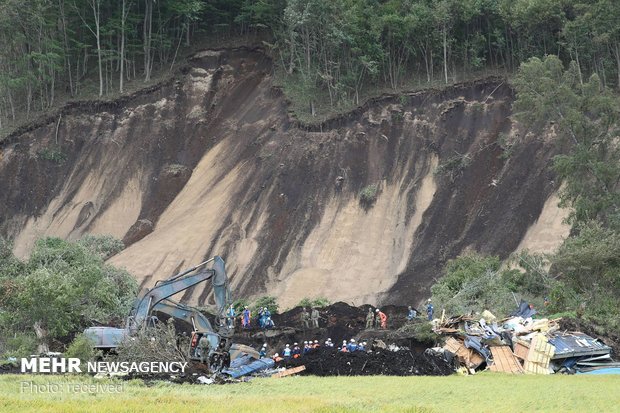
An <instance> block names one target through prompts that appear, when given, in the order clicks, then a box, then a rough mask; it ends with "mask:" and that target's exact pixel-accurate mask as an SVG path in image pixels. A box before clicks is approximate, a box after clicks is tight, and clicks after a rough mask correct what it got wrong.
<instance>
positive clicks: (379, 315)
mask: <svg viewBox="0 0 620 413" xmlns="http://www.w3.org/2000/svg"><path fill="white" fill-rule="evenodd" d="M434 311H435V308H434V307H433V303H432V302H431V299H430V298H429V299H428V301H427V302H426V316H427V318H428V321H432V320H433V313H434ZM417 317H418V310H416V309H415V308H413V307H412V306H408V307H407V321H413V320H414V319H416V318H417ZM387 321H388V317H387V315H386V314H385V313H384V312H383V311H381V310H380V309H379V308H376V309H375V310H374V311H373V310H372V307H370V308H369V309H368V314H366V329H370V328H373V327H374V328H377V329H378V328H381V329H386V328H387Z"/></svg>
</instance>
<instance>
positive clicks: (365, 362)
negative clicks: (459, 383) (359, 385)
mask: <svg viewBox="0 0 620 413" xmlns="http://www.w3.org/2000/svg"><path fill="white" fill-rule="evenodd" d="M281 365H283V366H285V367H287V368H290V367H298V366H301V365H304V366H305V371H304V373H305V374H312V375H315V376H373V375H391V376H423V375H424V376H447V375H450V374H453V373H454V366H453V365H452V364H451V363H449V362H448V361H446V360H445V359H444V358H443V357H438V356H436V355H433V354H415V353H412V352H411V351H409V350H403V349H400V350H398V351H390V350H387V349H386V350H376V351H369V352H365V351H356V352H352V353H348V352H340V351H337V350H334V349H333V348H318V349H315V350H313V351H312V352H310V353H308V354H306V355H304V356H303V357H302V358H299V359H289V360H284V361H282V362H281Z"/></svg>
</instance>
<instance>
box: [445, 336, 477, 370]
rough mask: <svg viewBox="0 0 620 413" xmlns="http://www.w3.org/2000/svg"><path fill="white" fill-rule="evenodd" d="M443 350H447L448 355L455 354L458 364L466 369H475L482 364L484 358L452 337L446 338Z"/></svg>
mask: <svg viewBox="0 0 620 413" xmlns="http://www.w3.org/2000/svg"><path fill="white" fill-rule="evenodd" d="M443 348H444V350H448V351H449V352H450V353H454V354H456V357H457V358H458V359H459V362H461V363H462V364H464V365H465V366H466V367H467V368H470V369H475V368H477V367H478V366H480V365H481V364H482V363H483V362H484V358H483V357H482V356H481V355H480V354H478V353H476V352H475V351H473V350H472V349H470V348H467V347H465V345H463V343H462V342H460V341H458V340H456V339H455V338H453V337H448V338H447V339H446V344H445V345H444V346H443Z"/></svg>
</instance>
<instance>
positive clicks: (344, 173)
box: [0, 49, 567, 307]
mask: <svg viewBox="0 0 620 413" xmlns="http://www.w3.org/2000/svg"><path fill="white" fill-rule="evenodd" d="M271 69H272V66H271V62H270V61H269V59H268V58H267V57H265V55H264V54H263V53H261V52H260V51H258V50H248V49H236V50H226V51H206V52H203V53H200V54H198V55H196V56H195V58H194V59H193V60H192V61H191V62H190V64H189V65H188V67H187V68H185V69H184V70H183V71H182V73H180V74H179V76H178V77H177V80H174V81H170V82H167V83H165V84H162V85H160V86H158V87H155V88H152V89H151V90H148V91H144V92H142V93H139V94H137V95H134V96H131V97H126V98H124V99H123V100H121V101H118V102H114V103H105V104H94V103H88V102H82V103H79V104H74V105H72V106H70V107H66V108H65V109H63V114H62V117H60V118H59V119H49V120H48V121H46V122H42V124H41V125H39V126H37V127H34V128H31V130H26V131H23V132H22V133H20V134H19V135H15V136H13V137H11V139H9V140H8V141H7V142H6V143H5V144H3V146H2V148H1V149H0V150H1V154H0V182H1V183H2V191H0V205H2V207H1V209H0V233H1V234H2V235H4V236H8V237H10V238H12V239H13V240H14V242H15V251H16V253H18V254H19V255H20V256H27V254H28V252H29V251H30V249H31V248H32V245H33V242H34V241H35V240H36V239H37V238H38V237H41V236H43V235H56V236H60V237H64V238H69V239H76V238H79V237H81V236H82V235H83V234H86V233H98V234H112V235H115V236H116V237H119V238H122V239H124V241H125V242H126V244H127V245H128V247H127V248H126V249H125V250H124V251H122V252H121V253H120V254H118V255H117V256H115V257H113V258H112V259H111V260H110V262H111V263H112V264H114V265H118V266H122V267H125V268H127V269H128V270H129V271H130V272H132V273H133V274H134V275H135V276H136V277H137V278H138V279H139V281H140V282H141V283H142V285H143V286H145V287H148V286H151V285H152V284H153V283H154V282H155V281H156V280H157V279H161V278H165V277H168V276H170V275H171V274H172V273H174V272H175V271H177V270H179V269H182V268H185V267H189V266H191V265H192V264H195V263H198V262H200V261H202V260H203V258H205V257H209V256H211V255H214V254H219V255H222V256H223V257H224V258H225V260H226V261H227V266H228V271H229V275H230V276H231V278H232V286H233V288H234V290H235V295H236V296H238V297H239V296H256V295H265V294H269V295H276V296H278V297H279V298H280V303H281V304H282V305H283V306H285V307H286V306H290V305H292V304H295V303H297V302H298V301H299V300H300V299H301V298H303V297H315V296H326V297H328V298H330V299H331V300H333V301H336V300H345V301H348V302H352V303H354V304H356V305H359V304H362V303H364V302H371V303H376V302H379V303H400V304H404V303H407V302H411V301H414V302H415V301H418V300H421V299H422V298H423V297H425V296H426V295H427V291H428V287H429V286H430V285H431V284H432V282H433V278H435V277H437V276H439V275H440V269H441V267H442V266H443V264H444V263H445V261H446V260H448V259H450V258H453V257H455V256H456V255H458V254H459V253H462V252H463V251H467V250H477V251H481V252H483V253H491V254H499V255H500V256H502V257H505V256H507V255H508V254H509V253H511V252H512V251H514V250H515V249H517V248H524V247H529V248H533V249H544V250H549V249H553V248H554V247H555V246H556V245H558V244H559V242H560V240H561V238H562V237H563V236H565V235H566V233H567V228H566V227H565V226H564V225H562V224H561V218H562V217H563V212H562V211H559V210H558V209H557V198H554V197H552V195H553V194H554V193H555V191H556V190H557V186H558V183H557V182H554V176H553V174H552V173H551V171H550V169H549V165H550V158H551V157H552V156H553V154H554V153H555V151H556V149H555V148H556V145H555V143H554V142H553V140H552V139H550V138H549V137H545V136H538V135H537V134H536V133H528V131H527V130H526V129H524V128H522V127H518V126H517V125H515V124H514V123H513V122H511V120H510V118H509V115H510V105H511V102H512V99H513V96H512V92H511V90H510V88H509V87H507V86H506V85H505V84H504V83H503V81H502V80H501V79H487V80H485V81H479V82H475V83H470V84H463V85H459V86H455V87H452V88H450V89H448V90H445V91H426V92H420V93H413V94H410V95H407V96H405V97H389V96H388V97H382V98H379V99H376V100H374V101H371V102H368V103H367V104H366V105H364V106H363V107H361V108H359V109H358V110H356V111H354V112H351V113H349V114H347V115H346V116H343V117H339V118H337V119H332V120H330V121H328V122H325V123H323V124H322V125H319V126H313V127H304V126H300V125H297V124H296V122H294V121H292V120H291V118H290V117H289V115H288V113H287V105H286V102H285V99H284V98H283V96H281V94H280V93H278V92H277V91H276V90H274V89H273V88H272V83H271V76H270V73H271ZM498 139H499V140H500V141H502V142H506V141H513V140H518V141H520V143H518V144H516V145H514V146H513V147H512V149H511V150H510V154H509V156H508V155H507V154H506V152H505V151H504V150H503V149H502V146H503V147H504V148H505V147H506V145H505V144H503V145H499V144H498V143H497V142H498ZM57 148H60V152H61V153H62V154H63V155H62V156H63V157H65V158H66V159H64V161H61V162H58V161H55V160H53V159H51V158H53V156H50V154H54V153H55V152H54V151H56V152H58V149H57ZM464 154H467V156H465V157H461V156H460V155H464ZM369 185H376V186H377V187H378V194H377V199H376V201H375V202H374V204H373V205H371V206H368V205H362V204H360V196H359V193H360V191H361V190H362V189H363V188H365V187H367V186H369ZM539 217H541V219H540V220H539ZM526 235H527V236H526ZM208 291H209V289H205V288H204V287H200V288H196V289H194V290H191V291H188V292H187V293H185V294H184V297H183V298H184V299H185V300H188V301H191V302H194V303H200V304H203V303H205V301H207V300H208Z"/></svg>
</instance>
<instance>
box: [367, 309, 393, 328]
mask: <svg viewBox="0 0 620 413" xmlns="http://www.w3.org/2000/svg"><path fill="white" fill-rule="evenodd" d="M387 320H388V317H387V315H385V313H384V312H383V311H381V310H380V309H378V308H376V309H375V311H374V312H373V311H372V307H370V308H369V309H368V314H366V329H369V328H373V326H374V327H375V328H382V329H384V330H385V329H386V328H387Z"/></svg>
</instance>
